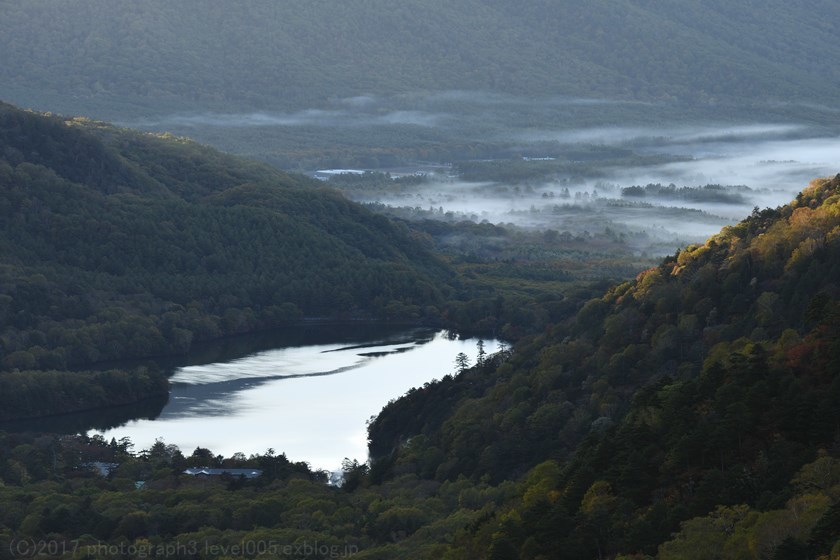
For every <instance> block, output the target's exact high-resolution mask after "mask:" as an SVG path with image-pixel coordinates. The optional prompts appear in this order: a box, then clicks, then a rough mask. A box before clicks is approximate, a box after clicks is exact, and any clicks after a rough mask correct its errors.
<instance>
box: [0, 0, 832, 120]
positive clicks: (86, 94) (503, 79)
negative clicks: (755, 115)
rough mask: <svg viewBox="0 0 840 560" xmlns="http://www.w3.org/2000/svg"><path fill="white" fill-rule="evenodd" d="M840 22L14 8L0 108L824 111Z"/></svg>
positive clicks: (826, 12)
mask: <svg viewBox="0 0 840 560" xmlns="http://www.w3.org/2000/svg"><path fill="white" fill-rule="evenodd" d="M232 12H233V13H235V17H231V15H232ZM838 17H840V14H838V7H837V5H836V3H833V2H828V1H826V0H809V1H807V2H797V3H790V2H782V1H780V0H773V1H771V2H765V3H763V4H762V6H761V9H760V10H756V9H754V7H753V6H751V5H745V4H736V3H732V2H725V1H722V0H704V1H702V2H696V1H695V2H691V1H688V0H668V1H664V2H663V1H660V2H650V1H644V0H621V1H620V2H615V1H607V0H597V1H590V2H585V3H580V2H568V1H558V0H555V1H548V0H530V1H528V2H519V3H517V4H516V5H515V6H514V5H511V4H510V3H508V2H503V1H498V0H494V1H492V2H486V1H485V2H478V1H476V0H459V1H457V2H451V1H450V2H445V1H442V0H434V1H423V2H419V1H408V2H399V3H397V4H394V3H393V2H383V1H381V0H377V1H369V0H350V1H348V0H329V1H322V2H309V1H286V2H283V3H282V4H278V3H276V2H270V1H259V2H242V1H240V2H235V3H230V2H228V3H225V4H217V3H213V2H206V1H203V0H193V1H190V2H177V3H173V2H162V1H154V2H143V3H140V4H138V3H134V2H125V1H119V2H115V1H111V0H72V1H56V0H31V1H29V2H4V3H3V4H2V5H1V6H0V82H1V83H3V87H2V88H0V94H2V95H3V96H4V97H5V98H7V99H13V100H22V99H24V98H25V99H28V100H29V101H30V102H32V101H37V102H38V103H41V104H45V105H46V106H52V107H63V108H62V109H60V110H63V111H80V110H86V111H88V113H87V114H90V113H89V111H90V106H87V107H81V106H74V107H70V106H68V105H70V104H72V103H74V102H76V101H74V99H76V100H77V101H78V100H81V99H84V98H96V99H97V100H98V103H100V104H102V105H103V106H106V105H109V104H110V105H111V106H112V107H113V108H117V107H118V108H119V109H120V110H121V111H123V112H125V110H126V109H128V108H130V107H132V106H133V107H135V108H136V107H138V106H144V105H146V106H151V105H153V104H155V105H157V106H168V107H170V108H174V107H181V108H190V107H195V106H203V107H205V108H209V107H212V106H214V105H219V104H220V103H222V102H224V103H226V104H227V106H228V107H230V106H231V104H233V105H236V106H239V107H244V106H248V105H250V106H252V107H284V106H285V107H302V106H307V107H311V106H313V105H314V106H322V105H323V104H324V103H325V102H327V101H328V100H329V99H331V98H333V99H334V98H342V97H352V96H360V95H367V94H370V93H381V94H395V93H407V92H417V91H435V90H437V91H440V90H484V91H496V92H508V93H528V94H531V95H533V94H551V95H558V94H559V95H570V96H584V97H613V98H614V97H619V98H632V99H642V100H663V99H666V100H667V99H676V98H679V99H684V100H695V101H698V100H699V101H703V102H706V101H721V100H724V101H725V100H730V101H731V100H738V101H742V100H748V101H749V100H760V101H767V100H780V99H798V100H800V101H803V102H804V101H808V102H819V101H825V100H833V99H834V91H835V89H836V87H837V85H838V80H840V75H838V74H837V71H836V67H835V65H834V64H832V61H834V60H837V58H838V57H840V47H838V46H837V45H836V42H835V41H833V38H834V34H833V31H834V30H833V27H832V25H831V24H830V22H834V21H837V19H838ZM768 29H772V30H773V31H772V33H768V32H767V30H768Z"/></svg>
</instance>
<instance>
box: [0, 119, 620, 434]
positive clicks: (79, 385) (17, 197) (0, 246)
mask: <svg viewBox="0 0 840 560" xmlns="http://www.w3.org/2000/svg"><path fill="white" fill-rule="evenodd" d="M0 189H1V190H2V191H1V194H2V196H0V216H2V221H0V231H2V237H0V371H2V372H9V373H8V375H6V376H5V377H3V376H0V384H2V386H3V389H4V390H3V391H2V392H0V401H1V402H2V404H3V406H2V407H0V420H9V419H13V418H21V417H24V416H33V417H34V416H42V415H44V414H49V413H58V412H67V411H71V410H79V409H84V408H95V407H100V406H102V405H104V404H109V403H110V404H125V403H129V402H132V401H135V400H138V399H139V398H142V397H144V396H147V397H150V396H153V395H160V394H161V393H165V391H166V380H165V379H164V377H163V372H161V371H159V369H158V368H155V367H144V368H143V369H142V371H141V370H138V371H136V372H135V375H126V374H125V373H119V374H118V373H114V374H110V375H105V374H104V373H102V372H93V371H87V372H86V373H85V372H82V371H76V373H75V374H72V373H68V372H67V370H82V369H85V368H87V369H90V368H89V366H91V365H92V364H100V363H103V362H105V363H107V362H113V361H117V360H125V359H131V358H145V357H152V356H161V355H170V354H183V353H185V352H187V351H188V350H189V349H190V348H191V347H192V346H193V344H194V343H195V342H198V341H203V340H213V339H217V338H220V337H223V336H230V335H236V334H242V333H248V332H255V331H260V330H265V329H270V328H274V327H278V326H283V325H290V324H298V323H300V322H301V321H345V322H346V321H391V322H402V323H408V324H421V323H422V324H435V325H442V326H449V327H456V328H461V329H466V330H470V331H473V332H479V331H480V332H482V333H487V334H492V333H500V334H502V335H504V336H505V337H507V338H508V339H509V340H515V339H516V338H517V337H518V336H521V335H522V334H524V333H527V332H537V331H539V330H541V329H542V328H544V327H545V326H546V325H548V324H551V323H553V322H555V321H557V320H558V319H559V318H560V317H563V316H565V315H567V314H568V313H570V312H571V310H573V309H575V307H576V305H577V304H578V303H580V302H582V301H584V300H585V299H588V298H589V297H591V295H592V294H593V293H594V292H593V290H594V289H597V285H598V282H597V281H594V282H589V283H580V282H577V281H575V282H571V281H570V280H571V279H572V278H571V277H570V275H568V274H564V273H563V271H562V268H561V267H562V266H567V263H565V262H563V263H561V259H560V258H559V257H557V255H553V256H551V257H550V258H543V259H541V261H540V263H538V264H535V265H534V266H532V267H530V268H529V267H517V266H512V264H513V262H514V260H512V259H511V258H510V256H509V255H508V256H503V255H498V254H496V255H490V257H491V259H490V260H491V261H493V262H495V261H499V260H504V262H506V263H507V264H503V263H501V264H493V262H489V261H488V262H487V263H486V265H487V266H481V267H480V269H476V270H472V271H463V267H459V265H458V262H456V261H457V255H456V256H452V255H446V254H445V251H439V252H438V253H435V252H434V251H435V250H436V248H437V247H438V244H437V243H435V242H434V240H433V239H432V237H431V236H430V235H429V234H428V233H427V232H426V231H424V230H423V229H420V228H416V227H414V228H412V227H409V225H408V224H406V223H405V222H401V221H394V220H389V219H388V218H386V217H384V216H382V215H377V214H374V213H372V212H370V211H368V210H366V209H365V208H364V207H362V206H360V205H358V204H354V203H353V202H350V201H349V200H347V199H346V198H344V197H343V196H341V194H339V193H338V192H337V191H335V190H333V189H331V188H329V187H327V186H325V185H324V184H323V183H321V182H320V181H316V180H313V179H308V178H306V177H303V176H299V175H290V174H286V173H283V172H281V171H278V170H276V169H274V168H272V167H270V166H267V165H264V164H259V163H254V162H251V161H247V160H243V159H240V158H236V157H233V156H228V155H224V154H222V153H220V152H217V151H215V150H212V149H210V148H206V147H203V146H201V145H198V144H196V143H194V142H191V141H189V140H186V139H184V138H177V137H172V136H171V135H162V136H161V135H152V134H143V133H138V132H132V131H128V130H124V129H118V128H114V127H112V126H110V125H106V124H104V123H101V122H97V121H90V120H87V119H83V118H59V117H53V116H48V115H41V114H37V113H31V112H25V111H21V110H18V109H16V108H14V107H12V106H9V105H3V106H0ZM532 244H533V243H532ZM555 245H557V252H558V255H559V254H561V253H563V251H565V250H563V249H562V248H561V247H560V246H559V245H558V244H555ZM567 245H568V247H567V250H568V251H572V250H574V247H573V246H574V245H575V243H574V242H572V241H570V242H569V243H568V244H567ZM555 257H557V258H555ZM563 258H567V257H563ZM485 260H487V259H485ZM516 260H523V259H522V258H520V257H517V259H516ZM578 260H580V259H579V258H578ZM573 266H575V265H573ZM626 266H627V265H626V264H618V266H615V267H606V266H604V268H605V269H608V270H609V273H608V274H607V276H611V277H619V276H621V275H623V274H624V273H626V270H627V268H626ZM535 269H542V272H541V273H539V274H538V276H537V277H534V274H535V272H534V270H535ZM459 270H460V271H461V272H459ZM603 278H604V275H603V274H601V275H598V279H600V280H601V281H603ZM576 280H577V279H576ZM12 375H14V376H15V377H13V376H12ZM74 375H75V376H74ZM13 379H14V380H15V381H14V382H13ZM24 379H28V380H29V381H30V382H29V383H22V382H21V380H24ZM36 379H37V380H38V381H37V382H35V380H36ZM25 403H30V404H31V406H29V405H26V404H25Z"/></svg>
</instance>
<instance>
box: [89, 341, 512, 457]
mask: <svg viewBox="0 0 840 560" xmlns="http://www.w3.org/2000/svg"><path fill="white" fill-rule="evenodd" d="M477 343H478V339H461V338H459V337H457V336H455V335H453V334H452V333H449V332H448V331H442V330H429V329H409V330H406V329H399V330H394V329H382V328H372V327H361V326H344V327H341V328H335V327H310V328H309V329H307V331H306V332H305V333H285V334H282V333H281V334H280V335H276V336H274V337H268V338H266V337H265V336H263V337H262V338H260V339H259V342H258V343H254V342H253V341H251V340H246V341H245V342H243V341H241V340H239V341H233V342H229V343H227V344H228V347H225V345H224V344H223V343H218V344H215V345H211V346H210V347H206V348H204V349H203V350H202V351H200V352H198V353H197V356H192V357H191V358H190V359H189V360H188V363H187V364H186V365H181V366H178V367H175V368H174V369H173V375H172V377H171V379H170V381H171V383H172V389H171V392H170V395H169V400H168V402H167V403H166V405H165V406H164V407H163V409H162V411H160V413H159V414H156V415H152V416H151V417H139V418H135V419H132V420H129V421H127V422H125V423H123V424H122V425H120V426H118V427H113V428H109V429H105V430H90V431H89V435H93V434H95V433H99V434H102V435H103V436H104V437H105V438H107V439H108V440H110V439H111V438H112V437H113V438H116V439H118V440H119V439H120V438H122V437H125V436H127V437H129V438H131V440H132V442H133V443H134V445H135V451H137V450H141V449H147V448H149V447H150V446H151V445H152V444H154V442H155V440H156V439H158V438H162V439H163V440H164V441H165V442H166V443H167V444H175V445H177V446H178V447H179V448H180V449H181V451H182V452H183V453H184V454H185V455H190V454H191V453H192V451H193V450H194V449H195V448H196V447H205V448H208V449H210V450H211V451H213V453H214V454H217V455H219V454H221V455H224V456H230V455H232V454H233V453H236V452H242V453H244V454H245V455H246V456H247V455H250V454H252V453H264V452H265V451H266V450H267V449H268V448H273V449H274V450H275V451H276V452H277V453H285V454H286V456H287V457H288V458H289V459H290V460H292V461H306V462H308V463H310V465H311V466H312V467H313V468H316V469H326V470H330V471H334V470H337V469H338V468H340V466H341V461H342V459H344V458H345V457H347V458H350V459H358V460H359V461H360V462H363V461H365V460H366V459H367V431H366V429H367V428H366V423H367V421H368V420H369V419H370V418H371V416H374V415H376V414H377V413H379V411H380V410H381V409H382V407H383V406H385V404H387V402H388V401H389V400H391V399H394V398H397V397H399V396H401V395H403V394H404V393H405V392H406V391H408V390H409V389H411V388H412V387H418V386H422V385H423V384H424V383H427V382H429V381H431V380H433V379H439V378H441V377H443V376H444V375H447V374H451V373H453V372H454V370H455V357H456V355H457V354H458V353H461V352H463V353H465V354H467V356H469V358H470V363H475V360H476V355H477ZM499 344H500V343H499V341H496V340H484V347H485V351H486V352H487V353H488V354H492V353H493V352H496V351H497V350H498V349H499ZM231 345H233V346H232V348H231ZM248 346H252V348H253V347H254V346H255V347H256V348H257V349H256V350H253V349H252V350H249V351H247V352H246V351H243V350H244V349H246V348H248ZM202 358H203V359H202Z"/></svg>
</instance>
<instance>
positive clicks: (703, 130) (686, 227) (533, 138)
mask: <svg viewBox="0 0 840 560" xmlns="http://www.w3.org/2000/svg"><path fill="white" fill-rule="evenodd" d="M705 110H706V111H708V108H707V109H705ZM833 110H834V109H832V108H822V109H819V108H817V109H815V108H810V109H809V111H811V114H810V115H808V118H803V119H802V120H800V121H797V120H796V116H797V113H795V111H794V110H793V109H791V108H790V107H788V106H775V107H774V106H767V107H763V108H756V107H752V108H749V109H745V110H738V109H736V108H731V107H730V108H728V109H727V110H726V111H723V110H721V111H720V113H719V114H720V117H719V118H718V119H710V118H707V115H705V114H702V113H703V111H702V110H700V111H698V110H695V111H688V112H686V111H683V108H681V107H678V106H676V105H662V106H654V105H651V104H644V103H629V102H613V101H609V100H602V99H589V100H587V99H572V98H559V97H558V98H543V99H540V100H526V99H523V98H515V97H511V96H505V95H492V94H482V93H475V92H441V93H435V94H422V95H421V94H417V95H404V96H399V97H392V98H386V97H382V96H374V95H371V96H361V97H355V98H350V99H337V100H334V101H332V102H331V103H330V106H328V107H326V108H319V109H310V110H302V111H294V112H273V113H272V112H253V113H242V114H239V113H207V112H196V113H192V114H174V115H164V116H160V117H156V118H153V119H152V118H150V119H148V120H144V121H134V122H126V123H122V124H125V125H128V126H133V127H137V128H146V129H154V130H169V131H173V132H176V133H181V134H186V135H188V136H194V137H196V138H198V139H202V134H206V135H208V138H219V137H222V136H230V135H234V136H235V135H236V134H242V135H243V138H245V134H246V133H247V135H250V136H248V138H254V137H255V136H254V135H255V134H257V136H256V138H261V139H263V141H264V142H265V143H270V139H271V138H273V137H279V136H277V135H283V134H285V136H283V139H284V140H283V141H284V142H287V143H289V142H290V143H291V144H294V138H295V135H299V136H300V138H302V139H304V138H305V139H306V142H308V144H307V146H308V152H307V153H308V154H311V153H312V152H313V151H317V149H322V150H323V151H324V153H327V152H330V153H332V152H334V151H336V150H341V149H342V148H343V147H345V146H346V145H350V144H353V147H354V148H358V147H359V146H360V145H364V146H369V147H370V149H371V151H377V150H378V151H379V152H383V151H387V150H388V149H389V145H388V143H389V142H392V141H397V140H398V141H399V142H400V149H401V150H403V152H405V151H406V150H408V151H409V152H410V150H411V149H414V148H416V151H417V153H423V150H422V146H425V145H426V144H423V143H424V142H425V143H429V142H432V143H435V145H437V146H440V145H444V146H451V148H452V149H451V152H450V153H449V156H448V157H449V162H454V165H452V166H446V165H445V164H447V163H448V162H447V161H431V162H430V161H428V160H425V161H423V162H422V164H421V163H420V162H419V161H415V163H416V165H415V166H412V165H411V164H410V163H411V162H403V165H402V166H401V167H400V168H399V169H396V168H392V169H385V168H381V167H376V166H374V167H366V166H359V165H352V163H353V162H342V163H344V164H345V165H341V166H340V167H342V168H345V169H355V170H359V171H361V170H373V171H394V175H395V176H397V175H401V174H411V173H413V172H416V173H422V174H424V175H425V176H426V180H425V181H424V182H422V183H419V184H414V185H412V186H410V187H406V186H397V185H395V188H394V189H381V188H378V189H375V190H370V189H365V188H358V189H344V190H345V192H346V193H347V194H348V196H350V197H351V198H354V199H356V200H359V201H362V202H379V203H382V204H386V205H389V206H398V207H406V208H410V209H412V210H411V212H413V213H414V214H416V215H417V216H418V217H438V218H441V219H449V220H452V219H471V220H475V221H483V220H487V221H489V222H493V223H513V224H516V225H520V226H524V227H534V228H541V229H554V230H557V231H560V232H562V231H569V232H571V233H573V234H579V233H582V232H585V231H588V232H590V233H596V232H603V231H604V230H605V228H608V227H609V228H610V229H611V230H613V231H617V232H622V233H626V234H628V235H631V236H635V238H637V239H645V238H646V237H649V238H650V239H651V243H650V244H649V245H650V246H653V245H655V244H657V243H659V244H660V248H659V249H657V250H655V252H657V251H658V252H662V251H664V250H665V249H664V248H663V247H662V245H661V242H665V246H671V249H673V248H676V247H679V246H681V245H685V244H687V243H692V242H698V241H702V240H703V239H705V238H706V237H707V236H709V235H710V234H713V233H715V232H717V231H718V230H720V228H721V227H722V226H724V225H726V224H730V223H734V222H736V221H738V220H740V219H742V218H743V217H745V216H746V215H748V214H749V213H750V212H751V211H752V209H753V208H754V207H756V206H758V207H759V208H764V207H768V206H770V207H774V206H778V205H780V204H784V203H787V202H789V201H790V200H791V199H792V198H793V197H794V196H795V195H796V193H798V192H799V191H800V190H802V189H803V188H804V187H805V186H807V184H808V183H809V181H810V180H811V179H813V178H816V177H823V176H829V175H833V174H835V173H837V172H838V171H840V165H838V155H839V154H840V135H838V132H840V131H838V130H832V129H830V128H826V127H824V126H822V124H821V123H823V122H833V121H830V120H829V121H826V120H824V119H822V116H825V115H826V114H827V113H829V112H831V111H833ZM814 112H816V113H814ZM715 114H718V113H715ZM756 115H761V116H762V117H763V118H764V119H766V120H764V121H762V122H759V121H758V120H757V119H753V117H755V116H756ZM212 130H215V131H216V132H212ZM221 130H224V132H220V131H221ZM208 131H211V132H208ZM237 131H238V132H237ZM255 131H257V132H255ZM272 135H275V136H272ZM313 138H315V139H317V141H313ZM412 139H414V140H412ZM421 139H422V140H421ZM313 142H314V144H313ZM318 142H320V144H318ZM412 142H415V143H416V146H414V145H413V144H412ZM313 145H316V148H314V149H313V148H312V146H313ZM465 145H468V146H475V145H480V146H481V149H482V150H483V151H482V153H488V152H491V153H496V154H497V155H496V156H494V158H490V159H489V160H478V161H472V162H469V157H468V156H466V155H465V154H464V153H461V152H459V150H461V149H462V147H463V146H465ZM417 146H419V148H418V147H417ZM406 147H408V148H406ZM494 147H496V148H497V149H496V148H494ZM494 149H496V152H493V150H494ZM401 153H402V152H401ZM437 153H438V154H439V153H440V151H438V152H437ZM417 159H418V160H419V159H421V158H419V157H418V158H417ZM325 161H327V160H326V159H325ZM347 163H349V164H350V165H347ZM465 163H472V164H474V165H475V164H477V165H479V166H480V165H486V166H489V167H492V166H496V167H494V169H497V170H499V169H501V170H503V169H504V167H505V166H506V165H516V166H517V167H518V168H520V169H521V170H524V174H521V175H520V176H518V177H517V178H516V179H513V180H512V179H509V178H504V173H502V172H500V173H499V176H498V177H494V176H492V175H493V173H492V171H491V172H490V176H488V177H484V179H486V180H481V181H477V180H476V181H467V180H464V179H463V177H462V176H459V175H458V169H459V164H460V165H461V167H463V165H464V164H465ZM436 164H439V165H440V167H439V168H438V169H437V170H435V165H436ZM528 166H533V169H534V170H535V171H534V173H533V174H531V173H530V171H529V169H530V168H529V167H528ZM540 166H541V167H540ZM430 170H431V171H430ZM320 171H321V172H322V173H321V174H320V176H321V177H322V178H326V177H328V176H329V175H330V171H331V170H330V169H327V168H324V169H321V170H320ZM310 174H312V175H316V173H315V170H312V172H310ZM646 185H661V186H662V187H665V188H662V189H658V188H653V189H644V187H645V186H646ZM669 185H674V188H670V189H669V188H667V187H668V186H669ZM709 185H711V186H712V187H708V186H709ZM630 187H642V188H641V189H630V190H629V191H627V190H626V189H628V188H630ZM684 187H688V188H689V189H685V188H684ZM635 248H636V249H637V250H639V251H643V250H648V249H650V247H647V246H646V242H644V241H640V242H638V243H637V244H636V246H635ZM671 249H668V251H669V252H670V251H671Z"/></svg>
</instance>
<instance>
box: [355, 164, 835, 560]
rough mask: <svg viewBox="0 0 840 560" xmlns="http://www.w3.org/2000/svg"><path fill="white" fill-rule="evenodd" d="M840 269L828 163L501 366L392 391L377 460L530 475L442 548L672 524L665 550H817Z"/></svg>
mask: <svg viewBox="0 0 840 560" xmlns="http://www.w3.org/2000/svg"><path fill="white" fill-rule="evenodd" d="M838 279H840V176H837V177H835V178H833V179H831V180H821V181H815V182H814V183H813V184H812V185H811V186H810V187H809V188H807V189H806V190H805V191H803V192H802V193H801V194H800V195H799V196H798V197H797V199H796V200H795V201H793V202H792V203H791V204H789V205H787V206H784V207H781V208H779V209H767V210H763V211H758V210H756V211H755V212H753V214H752V215H751V216H750V217H749V218H748V219H746V220H744V221H743V222H741V223H740V224H738V225H735V226H732V227H727V228H724V230H723V231H722V232H721V233H720V234H719V235H716V236H714V237H712V238H710V239H709V240H708V241H707V242H706V243H705V244H704V245H699V246H693V247H688V248H686V249H684V250H683V251H680V252H678V253H677V254H676V255H674V256H673V257H670V258H667V259H666V260H665V261H664V262H662V264H661V265H659V266H658V267H656V268H653V269H651V270H649V271H647V272H645V273H643V274H641V275H640V276H639V277H638V278H637V279H636V280H635V281H632V282H626V283H624V284H621V285H618V286H616V287H614V288H613V289H611V290H609V291H608V292H607V293H606V294H605V295H604V296H603V297H601V298H597V299H594V300H591V301H590V302H589V303H587V304H586V305H585V306H584V307H583V308H582V309H581V310H580V312H579V313H578V314H577V316H576V317H575V318H574V320H573V321H570V322H568V323H567V324H564V325H558V326H557V327H556V328H555V329H554V330H553V332H551V333H547V334H545V335H542V336H539V337H536V338H533V339H532V340H530V341H523V342H522V343H520V344H518V345H517V346H516V348H515V351H514V353H513V355H512V356H511V357H510V358H509V359H508V360H506V361H505V362H504V363H502V364H499V363H498V362H496V361H490V362H488V363H487V364H485V365H483V366H479V367H476V368H474V369H473V370H471V371H469V372H467V373H464V374H461V375H460V376H458V377H456V378H446V379H444V380H443V381H441V382H438V383H434V384H430V385H428V386H426V387H423V388H419V389H417V390H415V391H412V392H410V393H409V394H408V395H406V396H405V397H403V398H402V399H400V400H398V401H396V402H394V403H392V404H390V405H389V406H387V407H386V408H385V409H384V410H383V412H382V413H381V414H380V415H379V417H378V418H377V419H376V421H375V422H373V423H372V424H371V426H370V437H371V443H370V449H371V453H372V456H373V457H374V458H375V461H374V463H373V467H372V473H371V476H372V477H373V478H374V480H383V479H390V478H393V477H400V476H406V473H411V474H412V475H414V476H417V477H420V478H423V479H428V480H436V481H439V482H443V481H454V480H457V479H458V477H461V476H467V477H469V478H471V479H473V480H479V479H481V480H488V479H489V480H491V481H496V482H497V483H502V481H504V480H509V479H517V478H519V477H521V476H523V475H525V474H526V473H528V474H527V482H526V488H525V489H524V490H523V491H522V494H521V495H520V500H518V501H514V502H512V503H511V505H510V507H509V508H506V509H503V510H502V511H498V512H496V514H495V515H494V516H493V517H492V518H491V519H489V520H487V521H486V522H482V523H480V524H479V527H477V528H476V527H474V528H473V530H471V531H470V536H466V537H463V538H462V539H461V541H460V542H459V543H458V544H457V545H456V547H455V548H456V549H460V550H461V553H462V554H463V555H465V556H469V554H468V551H471V550H472V551H475V550H480V551H484V552H483V553H482V554H486V555H487V557H492V558H563V557H569V558H594V557H612V556H613V555H615V554H616V553H621V552H623V553H645V554H653V553H655V552H656V551H657V546H659V545H660V544H662V543H665V542H666V541H668V540H669V538H670V535H671V534H672V533H673V532H675V531H678V530H680V527H682V530H681V531H680V533H679V534H678V535H677V536H676V539H675V540H673V541H671V542H668V543H667V544H662V546H661V548H660V549H659V552H660V557H662V558H698V559H699V558H720V557H737V558H815V557H817V556H818V555H820V554H826V553H827V552H828V551H829V549H830V548H831V546H832V545H833V544H834V543H836V542H838V540H840V523H838V521H837V519H838V518H837V514H838V511H840V506H839V505H838V503H840V494H838V484H840V461H838V459H839V458H840V406H838V403H840V337H838V332H840V284H838ZM812 462H815V463H813V464H812V466H811V467H808V468H807V469H805V470H800V469H802V468H803V465H804V464H806V463H812ZM535 465H539V466H536V467H535ZM797 473H798V474H797ZM820 473H822V474H820ZM693 517H696V519H694V520H692V521H690V522H688V521H687V520H688V519H690V518H693ZM680 523H683V524H682V525H680ZM835 548H837V547H835ZM724 550H727V551H729V553H731V554H735V556H722V554H723V551H724ZM774 553H775V554H777V555H776V556H773V554H774ZM482 557H483V556H482Z"/></svg>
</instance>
